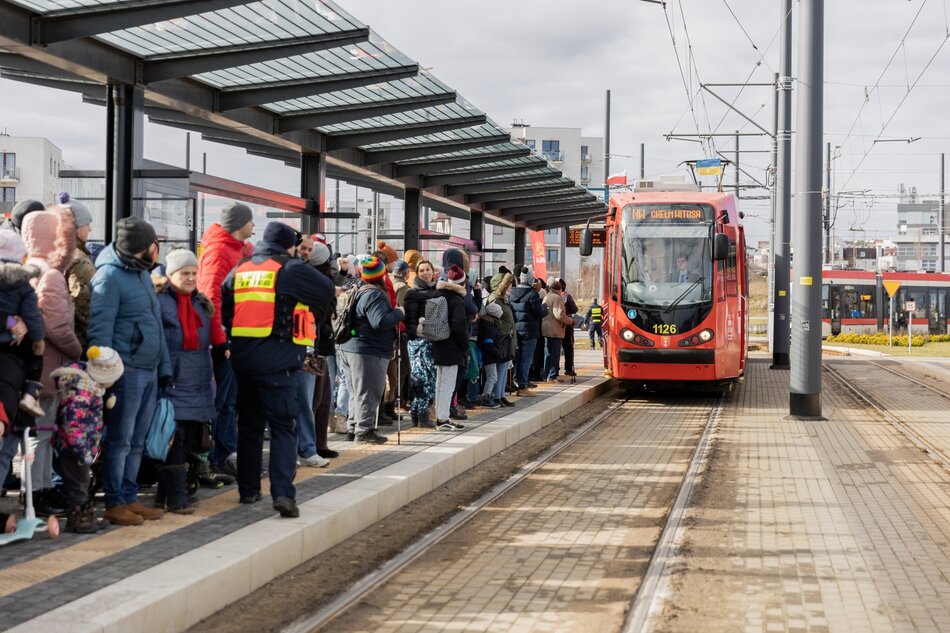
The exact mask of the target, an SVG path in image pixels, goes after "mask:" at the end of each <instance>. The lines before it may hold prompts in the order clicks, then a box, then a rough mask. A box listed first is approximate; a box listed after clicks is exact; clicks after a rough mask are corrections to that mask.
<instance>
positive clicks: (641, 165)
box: [640, 143, 646, 180]
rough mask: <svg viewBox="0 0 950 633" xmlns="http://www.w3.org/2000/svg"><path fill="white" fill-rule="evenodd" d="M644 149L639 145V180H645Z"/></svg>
mask: <svg viewBox="0 0 950 633" xmlns="http://www.w3.org/2000/svg"><path fill="white" fill-rule="evenodd" d="M645 173H646V148H645V147H644V144H643V143H640V179H641V180H642V179H644V178H646V175H645Z"/></svg>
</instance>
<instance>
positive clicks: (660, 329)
mask: <svg viewBox="0 0 950 633" xmlns="http://www.w3.org/2000/svg"><path fill="white" fill-rule="evenodd" d="M653 333H654V334H676V325H674V324H672V323H669V324H667V323H654V324H653Z"/></svg>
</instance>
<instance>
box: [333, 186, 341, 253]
mask: <svg viewBox="0 0 950 633" xmlns="http://www.w3.org/2000/svg"><path fill="white" fill-rule="evenodd" d="M335 203H336V208H335V209H334V211H336V213H337V217H336V219H335V220H334V221H333V228H334V233H333V245H334V247H335V248H336V250H337V251H341V252H342V250H343V249H342V246H341V244H340V179H339V178H337V179H336V201H335Z"/></svg>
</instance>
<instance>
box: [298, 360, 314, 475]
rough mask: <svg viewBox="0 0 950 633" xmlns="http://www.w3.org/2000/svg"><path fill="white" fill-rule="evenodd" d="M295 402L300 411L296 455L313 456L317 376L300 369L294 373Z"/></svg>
mask: <svg viewBox="0 0 950 633" xmlns="http://www.w3.org/2000/svg"><path fill="white" fill-rule="evenodd" d="M296 379H297V402H298V403H299V404H300V412H299V413H298V414H297V425H296V426H297V455H299V456H300V457H313V456H314V455H316V454H317V426H316V421H315V420H314V417H313V390H314V387H316V385H317V377H316V376H314V375H313V374H311V373H310V372H306V371H303V370H300V371H298V372H297V374H296Z"/></svg>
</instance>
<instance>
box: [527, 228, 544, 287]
mask: <svg viewBox="0 0 950 633" xmlns="http://www.w3.org/2000/svg"><path fill="white" fill-rule="evenodd" d="M546 255H547V250H546V249H545V246H544V231H531V259H532V262H533V264H534V276H535V277H537V278H538V279H547V278H548V264H547V258H546Z"/></svg>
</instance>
